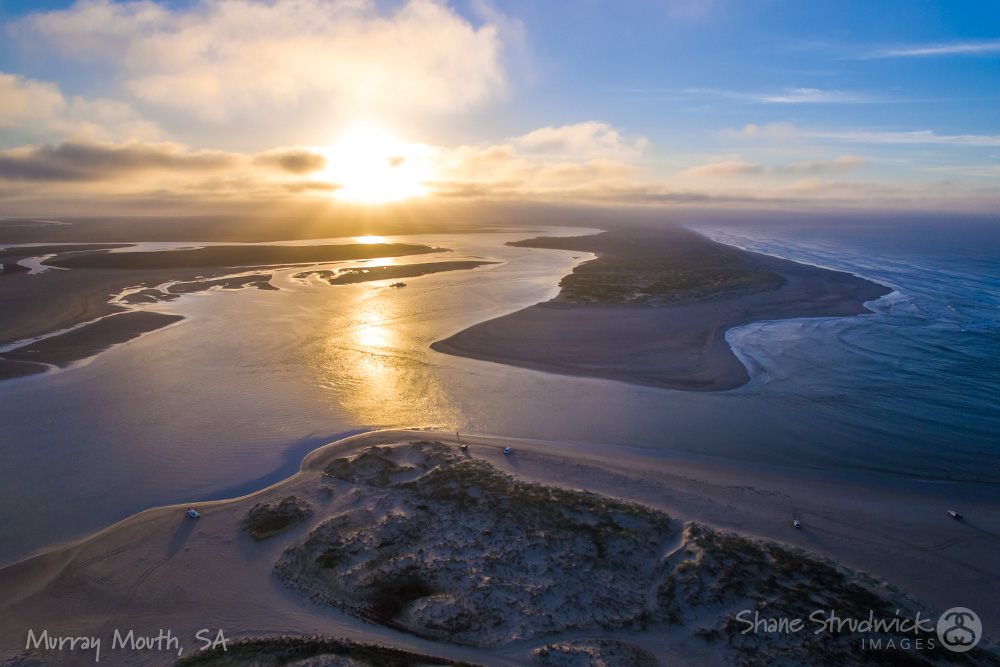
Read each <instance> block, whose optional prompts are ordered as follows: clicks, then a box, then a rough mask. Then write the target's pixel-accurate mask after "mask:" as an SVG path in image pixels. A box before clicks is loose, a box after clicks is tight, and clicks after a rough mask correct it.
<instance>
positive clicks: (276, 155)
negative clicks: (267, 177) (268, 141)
mask: <svg viewBox="0 0 1000 667" xmlns="http://www.w3.org/2000/svg"><path fill="white" fill-rule="evenodd" d="M255 161H256V162H257V164H262V165H265V166H269V167H274V168H276V169H281V170H284V171H287V172H289V173H292V174H308V173H310V172H314V171H319V170H321V169H322V168H323V167H325V166H326V158H325V157H323V156H322V155H320V154H318V153H314V152H312V151H309V150H306V149H304V148H279V149H276V150H270V151H265V152H264V153H261V154H260V155H258V156H257V157H256V158H255Z"/></svg>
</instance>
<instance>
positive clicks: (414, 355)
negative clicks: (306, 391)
mask: <svg viewBox="0 0 1000 667" xmlns="http://www.w3.org/2000/svg"><path fill="white" fill-rule="evenodd" d="M356 290H357V291H358V292H359V293H358V294H357V296H356V298H355V300H354V302H353V303H352V307H351V308H350V309H349V311H341V313H343V315H342V316H341V317H338V318H336V319H334V320H332V321H330V322H329V324H328V326H327V327H326V328H325V331H326V335H325V336H324V340H323V342H322V343H321V345H320V347H319V348H318V349H317V350H316V357H315V358H314V360H313V363H314V365H315V367H316V368H317V370H318V372H319V381H320V384H321V385H322V386H323V387H324V388H326V389H327V390H328V391H329V392H330V395H331V398H333V399H334V400H335V401H336V402H337V404H338V405H339V407H340V408H341V409H345V410H347V411H348V412H349V413H350V414H351V415H352V418H353V419H354V420H356V422H357V423H359V424H368V425H372V426H378V427H387V426H418V425H436V424H455V423H458V421H459V416H458V414H457V413H456V412H455V410H454V408H453V407H452V406H451V405H450V401H449V399H448V397H447V394H446V393H445V392H443V391H442V390H441V387H440V385H439V380H438V378H437V377H435V376H434V374H433V373H429V372H428V370H429V366H428V363H427V360H426V356H427V353H428V347H427V346H428V345H429V342H430V341H428V340H423V339H419V338H413V336H412V333H413V332H412V331H411V329H410V326H411V324H412V323H411V322H410V320H411V317H412V314H411V313H410V312H409V310H408V306H407V304H408V300H407V299H406V298H403V297H404V296H405V295H404V294H403V293H401V292H398V291H395V290H389V291H386V290H372V289H367V288H364V287H357V288H356ZM347 313H349V314H347Z"/></svg>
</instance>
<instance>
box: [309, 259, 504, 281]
mask: <svg viewBox="0 0 1000 667" xmlns="http://www.w3.org/2000/svg"><path fill="white" fill-rule="evenodd" d="M486 264H496V262H473V261H468V262H425V263H423V264H402V265H397V266H373V267H363V268H357V269H343V270H341V271H339V272H336V271H305V272H303V273H296V274H295V277H296V278H307V277H309V276H312V275H316V276H319V277H320V278H322V279H323V280H325V281H326V282H328V283H330V284H331V285H353V284H356V283H365V282H371V281H373V280H393V279H395V278H418V277H420V276H427V275H430V274H432V273H441V272H442V271H467V270H469V269H475V268H477V267H480V266H484V265H486Z"/></svg>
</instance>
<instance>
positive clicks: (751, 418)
mask: <svg viewBox="0 0 1000 667" xmlns="http://www.w3.org/2000/svg"><path fill="white" fill-rule="evenodd" d="M552 231H555V230H549V233H551V232H552ZM578 231H579V230H578ZM558 233H560V234H570V233H572V230H567V229H561V230H558ZM777 234H778V233H777V232H775V234H774V235H772V236H770V237H769V236H765V235H763V234H749V233H746V232H736V231H733V230H721V229H716V230H714V231H713V233H712V235H713V236H715V237H716V238H719V239H720V240H724V241H726V242H732V243H736V244H740V245H743V246H745V247H748V248H750V249H755V250H761V251H764V252H772V253H773V254H778V255H781V256H784V257H788V258H790V259H802V260H805V261H811V262H814V263H819V264H824V265H826V266H831V267H833V268H844V269H849V270H852V271H855V272H858V273H860V274H861V275H865V276H866V277H871V278H873V279H875V280H878V281H879V282H885V283H886V284H891V285H892V286H893V287H894V288H896V289H897V290H898V291H899V293H898V294H894V295H892V296H891V297H887V298H886V299H883V300H882V301H880V302H878V304H876V306H875V307H876V309H877V311H878V312H877V313H876V314H874V315H869V316H863V317H859V318H849V319H837V320H834V319H818V320H803V321H792V322H784V323H757V324H752V325H748V326H747V327H743V328H741V329H740V330H737V331H734V332H731V339H732V341H733V343H734V344H735V345H736V346H737V348H738V349H739V350H740V353H741V354H742V355H744V356H745V357H747V358H748V359H752V360H753V363H754V364H756V365H757V366H758V367H759V370H758V371H757V372H756V376H757V377H756V379H755V380H754V382H752V383H751V384H750V385H748V386H747V387H744V388H741V389H738V390H734V391H730V392H721V393H715V394H694V393H684V392H675V391H669V390H661V389H653V388H648V387H637V386H632V385H627V384H622V383H618V382H610V381H604V380H594V379H587V378H576V377H566V376H558V375H551V374H546V373H540V372H537V371H530V370H526V369H520V368H513V367H508V366H503V365H499V364H492V363H487V362H480V361H475V360H470V359H461V358H457V357H451V356H448V355H443V354H440V353H436V352H433V351H431V350H430V349H429V348H428V346H429V344H430V343H431V342H433V341H435V340H439V339H441V338H445V337H447V336H449V335H451V334H453V333H455V332H457V331H460V330H462V329H464V328H466V327H468V326H470V325H471V324H474V323H476V322H480V321H483V320H486V319H489V318H492V317H496V316H498V315H501V314H504V313H507V312H512V311H514V310H517V309H519V308H522V307H524V306H527V305H530V304H532V303H536V302H538V301H542V300H545V299H548V298H550V297H551V296H553V295H554V294H555V293H556V291H557V289H558V288H557V284H558V281H559V278H560V277H561V276H562V275H565V274H566V273H568V272H569V271H570V270H571V268H572V267H573V266H574V265H575V264H576V263H578V262H580V261H583V260H584V259H586V258H587V257H586V256H585V255H581V254H580V253H571V252H565V251H548V250H531V249H525V248H509V247H505V246H504V245H503V243H504V242H505V241H507V240H511V239H515V238H527V237H530V236H534V235H537V234H536V233H534V232H533V231H532V232H523V233H508V234H499V233H498V234H480V235H475V234H470V235H442V236H420V237H396V238H393V239H391V240H393V241H397V240H398V241H410V242H417V243H429V244H433V245H440V246H445V247H451V248H455V250H456V252H452V253H446V254H444V255H440V256H434V255H431V256H425V257H424V258H421V259H420V260H419V261H438V260H443V259H447V260H457V259H467V258H485V259H490V260H499V261H501V262H503V263H502V264H499V265H495V266H489V267H482V268H480V269H476V270H474V271H459V272H448V273H440V274H436V275H430V276H424V277H421V278H413V279H407V281H406V282H407V285H408V286H407V287H406V288H405V289H392V288H388V287H387V286H386V283H385V282H383V283H368V284H358V285H349V286H340V287H331V286H329V285H326V284H324V283H322V282H320V281H318V280H309V281H298V280H295V279H293V278H292V274H294V273H297V272H298V271H299V270H300V269H296V270H284V271H279V272H277V273H276V278H275V280H274V283H275V285H277V286H278V287H280V288H281V290H280V291H276V292H269V291H257V290H241V291H237V292H221V291H210V292H205V293H198V294H190V295H185V296H184V297H182V298H181V299H179V300H177V301H174V302H170V303H167V304H161V305H158V306H156V309H158V310H162V311H164V312H177V313H180V314H183V315H185V316H186V317H187V318H188V319H187V320H185V321H184V322H181V323H179V324H177V325H174V326H171V327H168V328H166V329H163V330H160V331H157V332H154V333H153V334H150V335H147V336H143V337H142V338H140V339H138V340H135V341H133V342H131V343H129V344H126V345H122V346H119V347H116V348H114V349H112V350H110V351H109V352H107V353H105V354H102V355H99V356H98V357H97V358H95V359H93V360H92V361H91V362H90V363H88V364H85V365H82V366H80V367H78V368H73V369H70V370H67V371H63V372H59V373H54V374H51V375H47V376H43V377H36V378H28V379H25V380H20V381H14V382H9V383H5V384H3V385H0V424H3V430H2V433H0V452H3V455H4V458H5V462H6V466H5V467H4V468H3V470H0V479H2V485H0V488H2V489H3V491H2V494H3V495H2V500H3V502H4V507H5V511H4V513H3V515H2V517H0V562H6V561H10V560H12V559H14V558H17V557H21V556H24V555H26V554H28V553H30V552H32V551H35V550H37V549H40V548H42V547H46V546H48V545H51V544H53V543H55V542H58V541H63V540H67V539H71V538H76V537H80V536H83V535H86V534H89V533H91V532H93V531H94V530H97V529H99V528H102V527H104V526H107V525H109V524H110V523H112V522H114V521H116V520H119V519H122V518H124V517H126V516H129V515H130V514H133V513H135V512H137V511H141V510H142V509H145V508H148V507H152V506H157V505H163V504H169V503H187V502H196V501H198V500H207V499H215V498H223V497H232V496H234V495H241V494H244V493H249V492H251V491H254V490H256V489H259V488H261V487H263V486H266V485H267V484H269V483H273V482H275V481H278V480H279V479H282V478H284V477H286V476H288V475H290V474H292V473H294V472H295V471H296V470H298V467H299V463H300V461H301V459H302V457H303V456H304V455H305V454H306V453H307V452H308V451H310V450H312V449H314V448H315V447H317V446H320V445H322V444H324V443H326V442H329V441H331V440H334V439H337V438H339V437H342V436H344V435H346V434H350V433H356V432H358V431H361V430H366V429H372V428H388V427H431V428H440V429H445V430H448V431H456V430H457V431H463V432H479V433H490V434H498V435H509V436H516V437H526V438H538V439H546V440H556V441H566V442H577V443H607V444H612V445H622V446H630V447H639V448H646V449H652V450H670V451H684V452H693V453H699V454H706V455H711V456H722V457H730V458H737V459H745V460H750V461H756V462H763V463H774V464H785V465H799V466H807V467H822V468H828V469H832V470H847V471H851V470H855V471H856V470H869V471H872V470H873V471H887V472H894V473H900V474H905V475H913V476H921V477H932V478H947V477H948V476H949V475H950V476H951V478H952V479H967V480H975V479H976V478H977V477H978V478H982V479H984V480H985V479H989V480H991V481H995V482H1000V471H998V470H997V467H996V465H995V463H994V461H995V460H996V458H995V457H996V441H997V432H998V428H997V424H998V421H997V405H998V404H1000V402H998V401H997V400H996V399H997V398H998V396H997V391H998V390H997V373H996V367H995V362H993V361H992V360H994V359H996V358H997V354H996V353H997V351H998V350H997V329H996V319H997V312H995V309H993V310H991V307H992V306H995V305H996V304H997V303H1000V301H997V300H996V299H997V293H996V291H995V289H994V288H995V286H996V285H997V284H998V283H1000V280H997V277H998V276H1000V272H997V273H990V271H993V270H994V269H995V268H996V266H995V264H993V263H992V262H991V260H990V258H988V257H986V258H984V259H982V260H981V263H979V264H976V263H975V262H976V261H979V260H976V259H975V258H973V259H971V260H970V261H971V262H973V266H974V268H973V269H969V267H968V266H966V273H963V270H962V267H963V266H965V265H964V264H963V260H962V259H961V253H958V254H955V255H954V256H951V255H949V256H948V257H951V259H948V258H947V257H945V258H941V257H938V258H937V259H935V257H936V256H934V255H933V253H932V254H931V255H928V254H927V253H928V252H929V250H928V249H923V250H921V251H920V252H917V251H916V250H909V249H906V248H899V249H898V252H897V253H896V254H897V255H898V257H894V259H893V261H892V262H886V261H884V257H883V256H884V254H885V253H884V252H882V251H881V250H880V249H878V248H873V247H871V246H870V244H859V245H857V246H852V245H851V244H850V243H849V242H846V241H844V240H843V239H827V240H824V239H823V238H806V239H802V238H801V237H795V236H794V235H793V234H791V233H785V234H784V235H780V236H778V235H777ZM727 235H728V236H727ZM779 239H780V240H779ZM768 244H770V245H768ZM405 259H406V261H410V260H411V259H412V258H405ZM938 261H941V262H945V265H946V266H940V265H938V264H935V263H934V262H938ZM949 262H950V263H949ZM349 264H352V265H353V264H356V263H349ZM945 269H947V270H945ZM876 272H878V273H876ZM921 276H922V278H920V277H921ZM918 278H920V279H918ZM386 282H388V281H386ZM984 285H985V287H984ZM991 285H992V286H993V287H992V288H991V287H990V286H991ZM990 289H994V291H992V292H991V291H990ZM981 293H985V294H987V296H986V297H983V296H982V295H981ZM945 295H947V296H945ZM984 299H985V301H984ZM990 299H993V301H990ZM991 304H992V306H991ZM949 306H950V308H949ZM953 310H954V312H953ZM987 460H988V462H987Z"/></svg>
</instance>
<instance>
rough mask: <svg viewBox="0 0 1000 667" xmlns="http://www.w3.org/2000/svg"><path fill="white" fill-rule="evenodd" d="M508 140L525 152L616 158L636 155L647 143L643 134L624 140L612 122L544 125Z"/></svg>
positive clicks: (629, 157)
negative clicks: (558, 125)
mask: <svg viewBox="0 0 1000 667" xmlns="http://www.w3.org/2000/svg"><path fill="white" fill-rule="evenodd" d="M510 142H511V143H512V144H513V145H514V146H516V147H517V148H518V149H520V150H521V151H523V152H525V153H536V154H542V155H558V156H575V157H609V158H618V159H633V158H638V157H640V156H641V155H642V152H643V151H644V150H645V149H646V147H647V146H648V145H649V141H648V140H647V139H646V138H645V137H635V138H632V139H626V138H625V137H623V136H622V134H621V133H620V132H619V131H618V130H616V129H615V128H613V127H612V126H611V125H609V124H608V123H602V122H599V121H587V122H584V123H576V124H573V125H562V126H560V127H552V126H549V127H543V128H540V129H538V130H535V131H533V132H529V133H528V134H525V135H522V136H520V137H514V138H512V139H510Z"/></svg>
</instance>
